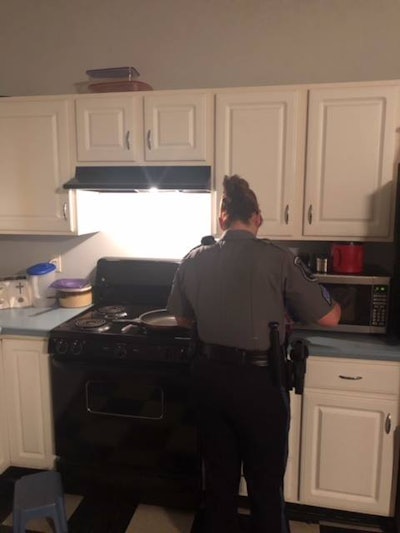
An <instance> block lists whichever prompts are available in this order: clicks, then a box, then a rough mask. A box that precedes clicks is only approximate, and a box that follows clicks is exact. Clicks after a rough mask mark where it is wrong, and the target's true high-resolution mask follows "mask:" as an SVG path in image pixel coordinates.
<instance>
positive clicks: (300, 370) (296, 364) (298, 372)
mask: <svg viewBox="0 0 400 533" xmlns="http://www.w3.org/2000/svg"><path fill="white" fill-rule="evenodd" d="M308 355H309V353H308V347H307V344H306V343H305V341H304V340H301V339H299V340H296V341H295V342H294V343H293V344H292V349H291V351H290V363H291V367H292V370H291V381H292V388H294V391H295V393H296V394H303V390H304V377H305V374H306V370H307V357H308Z"/></svg>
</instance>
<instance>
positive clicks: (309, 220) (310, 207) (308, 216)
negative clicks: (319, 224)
mask: <svg viewBox="0 0 400 533" xmlns="http://www.w3.org/2000/svg"><path fill="white" fill-rule="evenodd" d="M307 218H308V223H309V224H312V205H311V204H310V206H309V208H308V213H307Z"/></svg>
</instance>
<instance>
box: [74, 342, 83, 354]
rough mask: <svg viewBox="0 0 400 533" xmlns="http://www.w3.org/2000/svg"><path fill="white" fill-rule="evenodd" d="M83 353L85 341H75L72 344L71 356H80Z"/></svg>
mask: <svg viewBox="0 0 400 533" xmlns="http://www.w3.org/2000/svg"><path fill="white" fill-rule="evenodd" d="M82 352H83V341H82V340H80V339H75V340H74V341H72V344H71V354H72V355H80V354H81V353H82Z"/></svg>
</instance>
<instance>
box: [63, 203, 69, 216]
mask: <svg viewBox="0 0 400 533" xmlns="http://www.w3.org/2000/svg"><path fill="white" fill-rule="evenodd" d="M62 212H63V217H64V220H68V217H67V213H68V211H67V202H64V203H63V207H62Z"/></svg>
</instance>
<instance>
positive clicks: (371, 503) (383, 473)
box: [300, 390, 398, 516]
mask: <svg viewBox="0 0 400 533" xmlns="http://www.w3.org/2000/svg"><path fill="white" fill-rule="evenodd" d="M303 402H304V406H303V423H302V443H301V450H302V456H301V469H300V472H301V477H300V502H301V503H302V504H306V505H314V506H319V507H328V508H334V509H343V510H348V511H354V512H361V513H367V514H376V515H382V516H392V515H393V514H394V497H395V492H396V486H395V485H396V479H397V474H395V472H394V467H395V465H396V464H397V455H398V451H397V450H396V448H395V431H396V427H397V424H398V399H397V398H393V399H390V398H388V397H380V396H379V395H377V396H374V397H372V396H371V395H368V396H367V395H365V394H358V395H356V394H354V395H348V394H347V393H342V394H340V393H338V394H336V393H327V392H320V391H317V390H308V391H307V390H306V391H305V393H304V396H303ZM394 474H395V475H394Z"/></svg>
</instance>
